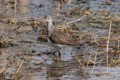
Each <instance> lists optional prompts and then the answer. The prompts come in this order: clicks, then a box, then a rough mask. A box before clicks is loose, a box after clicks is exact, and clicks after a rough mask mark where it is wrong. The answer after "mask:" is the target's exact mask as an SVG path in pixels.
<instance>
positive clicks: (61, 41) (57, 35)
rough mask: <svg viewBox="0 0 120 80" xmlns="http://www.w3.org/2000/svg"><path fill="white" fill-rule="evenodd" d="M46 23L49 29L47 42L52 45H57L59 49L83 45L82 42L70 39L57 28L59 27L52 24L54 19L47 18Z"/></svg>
mask: <svg viewBox="0 0 120 80" xmlns="http://www.w3.org/2000/svg"><path fill="white" fill-rule="evenodd" d="M45 21H46V22H47V26H46V27H47V40H48V41H49V42H50V43H55V44H57V46H58V47H61V45H73V46H77V45H80V44H81V42H80V41H77V40H74V39H73V38H71V37H69V36H68V35H67V34H66V33H64V32H62V31H60V30H59V29H58V28H57V26H54V25H53V23H52V17H46V19H45ZM59 45H60V46H59ZM59 53H60V52H59ZM59 55H61V54H59Z"/></svg>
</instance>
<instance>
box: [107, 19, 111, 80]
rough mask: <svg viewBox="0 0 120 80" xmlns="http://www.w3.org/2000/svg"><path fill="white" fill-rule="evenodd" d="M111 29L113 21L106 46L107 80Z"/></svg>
mask: <svg viewBox="0 0 120 80" xmlns="http://www.w3.org/2000/svg"><path fill="white" fill-rule="evenodd" d="M111 27H112V20H110V27H109V34H108V40H107V46H106V62H107V64H106V80H108V67H109V43H110V36H111Z"/></svg>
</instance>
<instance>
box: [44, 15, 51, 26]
mask: <svg viewBox="0 0 120 80" xmlns="http://www.w3.org/2000/svg"><path fill="white" fill-rule="evenodd" d="M45 21H46V23H47V25H48V26H52V17H51V16H47V17H45Z"/></svg>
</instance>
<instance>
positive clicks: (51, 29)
mask: <svg viewBox="0 0 120 80" xmlns="http://www.w3.org/2000/svg"><path fill="white" fill-rule="evenodd" d="M52 32H53V23H52V21H50V22H49V23H48V37H50V36H51V34H52Z"/></svg>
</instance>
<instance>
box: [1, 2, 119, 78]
mask: <svg viewBox="0 0 120 80" xmlns="http://www.w3.org/2000/svg"><path fill="white" fill-rule="evenodd" d="M64 1H65V2H63V3H62V8H61V10H60V11H59V15H58V12H57V7H58V4H59V2H58V1H57V0H53V1H51V0H44V1H43V0H25V1H22V0H19V2H18V3H17V4H15V2H14V1H8V0H5V2H1V3H0V79H1V80H5V79H9V80H40V79H43V80H55V79H58V80H84V79H86V80H91V79H95V80H97V79H100V80H103V79H106V64H107V63H106V61H107V56H106V47H107V41H108V34H109V27H110V21H112V29H111V31H110V32H111V36H110V43H109V51H108V54H109V55H108V66H109V68H108V69H109V74H108V78H109V79H110V80H113V79H114V78H116V79H119V77H120V76H119V70H120V69H119V59H120V58H119V48H120V47H119V45H120V43H119V39H120V38H119V37H120V36H119V34H120V32H119V29H120V28H119V26H120V23H119V22H120V19H119V17H120V14H119V11H120V7H119V4H120V2H119V0H111V2H104V1H103V0H74V1H72V2H71V3H70V4H69V5H68V2H67V0H64ZM15 5H16V6H15ZM46 15H49V16H52V18H53V24H54V25H62V24H63V23H67V22H69V21H73V20H76V19H79V18H82V17H83V16H84V15H86V17H84V18H82V21H78V22H75V23H72V24H69V26H70V27H67V31H66V29H65V28H64V27H62V26H61V27H60V30H61V31H63V32H64V33H66V34H69V36H70V37H73V38H74V39H77V40H83V42H84V43H83V44H81V45H80V46H69V45H64V46H63V47H62V48H61V49H60V52H61V58H60V59H61V61H56V59H54V55H52V53H56V54H57V52H58V48H57V47H56V44H51V43H49V42H48V41H47V36H46V34H47V33H46V31H47V28H46V23H45V22H44V18H45V16H46Z"/></svg>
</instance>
